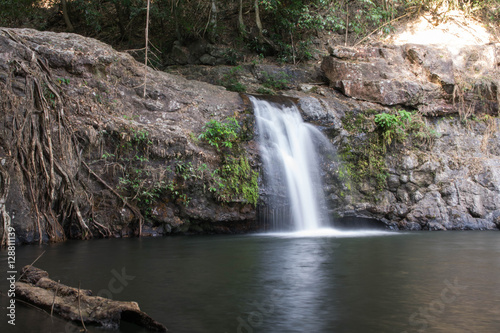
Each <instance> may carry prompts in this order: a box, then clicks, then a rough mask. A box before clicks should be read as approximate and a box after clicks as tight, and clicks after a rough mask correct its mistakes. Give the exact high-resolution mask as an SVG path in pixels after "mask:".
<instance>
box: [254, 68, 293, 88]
mask: <svg viewBox="0 0 500 333" xmlns="http://www.w3.org/2000/svg"><path fill="white" fill-rule="evenodd" d="M261 75H262V78H261V82H262V86H263V87H264V88H268V89H273V90H283V89H287V88H288V85H289V84H290V82H289V79H290V75H288V74H287V73H285V72H283V71H281V72H278V73H275V74H269V73H267V72H261Z"/></svg>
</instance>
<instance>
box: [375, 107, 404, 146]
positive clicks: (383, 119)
mask: <svg viewBox="0 0 500 333" xmlns="http://www.w3.org/2000/svg"><path fill="white" fill-rule="evenodd" d="M374 121H375V124H377V126H378V128H379V129H380V131H381V133H382V138H383V141H384V147H385V145H390V144H391V142H392V141H393V140H397V141H404V140H405V139H406V136H407V133H406V130H407V125H408V124H409V123H410V122H411V113H410V112H408V111H405V110H399V111H397V113H396V114H390V113H379V114H376V115H375V119H374Z"/></svg>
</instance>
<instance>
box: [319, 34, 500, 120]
mask: <svg viewBox="0 0 500 333" xmlns="http://www.w3.org/2000/svg"><path fill="white" fill-rule="evenodd" d="M498 53H500V45H495V44H491V45H485V46H467V47H461V48H445V47H438V46H425V45H414V44H407V45H402V46H395V45H381V46H372V47H360V48H349V47H333V48H330V56H327V57H325V58H324V60H323V63H322V66H321V68H322V69H323V70H324V72H325V75H326V76H327V77H328V79H329V80H330V83H331V86H332V87H334V88H336V89H339V90H340V91H342V92H343V93H344V94H345V95H347V96H349V97H352V98H356V99H361V100H365V101H370V102H375V103H379V104H382V105H387V106H394V105H402V106H407V107H412V108H417V109H418V110H419V111H421V112H423V113H425V114H429V115H444V114H449V113H454V112H459V111H462V112H466V110H471V109H474V111H476V112H481V113H489V114H497V113H498V87H499V78H498V75H496V74H498Z"/></svg>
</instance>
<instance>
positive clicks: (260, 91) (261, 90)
mask: <svg viewBox="0 0 500 333" xmlns="http://www.w3.org/2000/svg"><path fill="white" fill-rule="evenodd" d="M257 94H262V95H276V93H275V92H274V91H272V90H270V89H267V88H264V87H259V88H257Z"/></svg>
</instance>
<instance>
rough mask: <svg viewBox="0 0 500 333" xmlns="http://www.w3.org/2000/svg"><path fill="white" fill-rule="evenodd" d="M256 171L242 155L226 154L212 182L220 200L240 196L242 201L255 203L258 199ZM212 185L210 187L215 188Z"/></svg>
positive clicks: (230, 199) (229, 199) (235, 198)
mask: <svg viewBox="0 0 500 333" xmlns="http://www.w3.org/2000/svg"><path fill="white" fill-rule="evenodd" d="M258 175H259V174H258V173H257V172H256V171H253V170H252V169H251V168H250V165H249V163H248V159H247V158H246V156H244V155H240V156H239V157H233V156H228V157H227V158H226V159H225V162H224V164H223V166H222V168H221V170H220V171H219V170H217V172H216V173H215V177H214V182H215V184H216V185H217V187H218V190H217V192H218V193H217V195H218V197H219V200H221V201H226V202H229V201H234V200H237V199H238V198H239V197H240V196H241V197H242V198H243V200H244V201H246V202H248V203H250V204H252V205H254V206H255V205H257V200H258V199H259V186H258ZM217 187H212V189H214V190H215V189H217Z"/></svg>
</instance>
